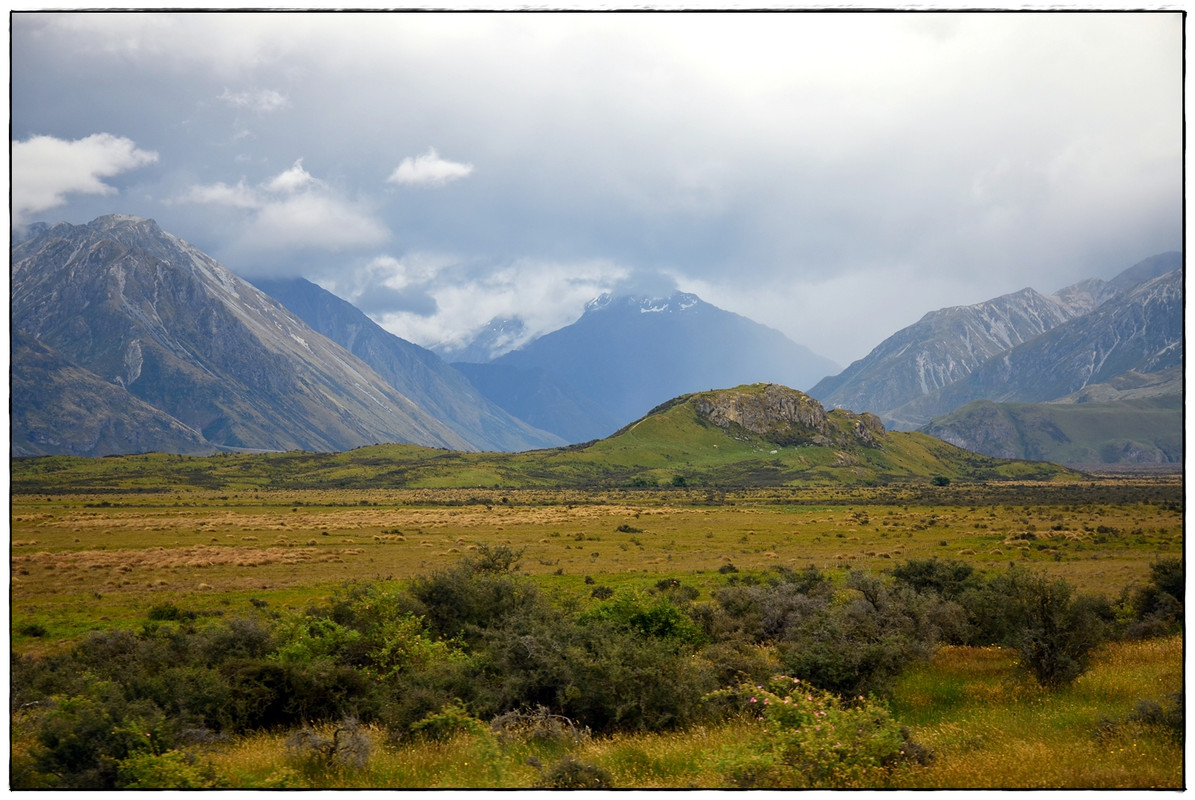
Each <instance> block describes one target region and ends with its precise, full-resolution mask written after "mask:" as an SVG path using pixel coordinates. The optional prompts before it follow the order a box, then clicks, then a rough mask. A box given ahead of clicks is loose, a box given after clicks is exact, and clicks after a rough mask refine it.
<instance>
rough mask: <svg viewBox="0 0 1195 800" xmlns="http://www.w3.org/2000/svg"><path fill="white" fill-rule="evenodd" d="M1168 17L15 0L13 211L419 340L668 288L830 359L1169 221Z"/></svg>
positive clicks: (1172, 215)
mask: <svg viewBox="0 0 1195 800" xmlns="http://www.w3.org/2000/svg"><path fill="white" fill-rule="evenodd" d="M1182 26H1183V22H1182V17H1181V16H1180V15H1179V14H1178V13H1176V12H1169V13H1157V12H1145V13H1120V12H1094V13H1073V12H1054V13H1046V12H991V13H977V12H935V13H923V12H913V11H898V12H894V13H828V12H807V11H787V12H743V13H712V12H686V13H661V12H655V13H612V12H603V13H542V12H531V13H528V12H498V13H460V12H445V13H365V12H353V13H311V12H295V13H278V12H275V13H242V12H224V13H198V14H183V13H174V12H165V13H107V12H102V13H64V12H53V13H25V12H21V11H17V12H16V13H14V14H13V16H12V18H11V84H12V89H11V91H12V94H11V188H12V224H13V228H14V230H15V231H17V232H19V231H21V230H23V229H24V228H25V227H26V226H27V225H29V224H30V223H32V222H34V221H46V222H50V223H54V222H59V221H66V222H70V223H73V224H82V223H85V222H88V221H90V220H91V219H94V218H95V217H98V216H101V215H104V214H110V213H123V214H132V215H136V216H141V217H148V218H151V219H154V220H156V221H157V222H158V224H159V225H160V226H161V227H162V228H163V229H164V230H166V231H168V232H170V233H173V234H175V235H177V236H179V237H181V238H183V239H185V240H187V241H189V242H190V243H192V244H194V245H196V246H197V247H199V248H200V249H202V250H204V251H205V252H207V253H209V254H211V255H212V256H214V257H215V258H217V259H218V260H219V261H220V262H221V263H223V264H224V265H225V266H227V267H229V268H230V269H232V270H234V271H235V272H237V273H239V274H241V275H243V276H246V277H255V276H272V277H279V276H292V275H293V276H302V277H305V278H307V279H309V280H312V281H314V282H316V283H318V284H320V285H321V286H324V287H325V288H327V289H329V290H331V291H333V292H334V293H336V294H338V295H340V296H341V297H344V298H345V299H347V300H349V301H351V302H354V303H355V304H357V305H358V306H359V307H360V308H362V310H364V311H365V312H366V313H368V314H369V315H370V316H371V317H373V318H374V319H375V320H376V321H377V322H378V323H379V324H381V325H382V326H383V327H385V328H386V329H388V330H390V331H392V332H393V333H395V334H397V335H399V336H402V337H404V338H406V339H409V340H411V341H414V342H416V343H418V344H421V345H424V346H434V345H436V344H440V343H454V342H464V341H466V340H467V339H468V338H469V337H470V336H471V335H472V334H473V333H474V332H476V331H478V330H479V329H481V328H482V327H483V326H485V325H486V323H488V322H489V321H490V320H491V319H493V318H497V317H507V316H518V317H521V318H522V319H523V320H524V322H525V324H526V326H527V328H526V330H527V335H538V334H541V333H545V332H548V331H550V330H553V329H555V328H559V327H561V326H563V325H566V324H569V323H570V322H572V321H574V320H575V319H577V318H578V317H579V316H580V315H581V313H582V311H583V309H584V305H585V303H586V302H587V301H589V300H590V299H592V298H594V297H595V296H597V295H599V294H601V293H603V292H606V291H614V292H625V293H645V294H652V295H660V294H664V293H668V292H671V291H672V290H674V289H679V290H682V291H689V292H694V293H696V294H698V295H699V296H700V297H701V298H702V299H704V300H706V301H707V302H710V303H713V304H714V305H716V306H719V307H721V308H724V309H727V310H729V311H734V312H737V313H739V314H742V315H744V316H747V317H749V318H751V319H754V320H756V321H757V322H761V323H763V324H765V325H769V326H771V327H774V328H776V329H778V330H780V331H782V332H783V333H785V334H786V335H787V336H788V337H789V338H791V339H792V340H793V341H795V342H798V343H800V344H803V345H805V346H806V347H808V348H810V349H811V350H813V351H814V352H815V353H818V354H820V355H823V356H825V357H827V358H829V359H831V360H833V361H835V362H837V363H838V364H839V365H841V366H843V367H845V366H846V365H848V364H849V363H851V362H852V361H854V360H856V359H859V358H862V357H863V356H865V355H866V354H867V353H868V352H869V351H870V350H871V349H872V348H873V347H875V346H876V345H878V344H879V343H880V342H881V341H882V340H883V339H885V338H886V337H888V336H890V335H892V334H893V333H895V332H896V331H898V330H900V329H901V328H904V327H906V326H908V325H910V324H913V323H914V322H916V321H917V320H918V319H920V318H921V317H922V316H923V315H924V314H925V313H927V312H929V311H932V310H934V309H938V308H943V307H947V306H954V305H965V304H971V303H976V302H981V301H983V300H987V299H990V298H993V297H997V296H999V295H1002V294H1006V293H1009V292H1014V291H1018V290H1020V289H1022V288H1024V287H1027V286H1031V287H1033V288H1035V289H1037V290H1038V291H1041V292H1044V293H1050V292H1054V291H1056V290H1058V289H1060V288H1062V287H1064V286H1067V285H1069V284H1072V283H1074V282H1077V281H1079V280H1082V279H1085V278H1089V277H1098V278H1105V279H1106V278H1111V277H1113V276H1114V275H1116V274H1117V273H1118V272H1120V271H1121V270H1123V269H1125V268H1127V267H1129V266H1132V265H1133V264H1135V263H1137V262H1138V261H1140V260H1142V259H1144V258H1147V257H1149V256H1151V255H1154V254H1157V253H1160V252H1165V251H1169V250H1181V249H1182V230H1183V225H1182V223H1183V219H1182V203H1183V183H1182V176H1183V162H1182V155H1183V135H1182V121H1183V117H1182V114H1183V84H1182V69H1183V42H1182V35H1183V28H1182Z"/></svg>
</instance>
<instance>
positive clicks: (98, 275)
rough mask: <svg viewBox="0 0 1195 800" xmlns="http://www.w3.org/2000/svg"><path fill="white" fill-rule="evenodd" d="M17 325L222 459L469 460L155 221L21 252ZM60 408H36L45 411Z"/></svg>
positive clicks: (109, 223)
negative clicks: (232, 455)
mask: <svg viewBox="0 0 1195 800" xmlns="http://www.w3.org/2000/svg"><path fill="white" fill-rule="evenodd" d="M12 324H13V326H14V327H15V328H20V329H23V330H25V331H26V332H28V333H29V334H30V335H31V336H33V337H34V338H36V339H37V340H38V341H40V342H41V343H43V344H44V345H45V346H47V347H50V348H52V349H54V350H55V351H57V352H58V353H59V354H61V355H62V356H63V357H64V358H65V359H67V360H69V361H70V362H72V363H73V364H75V365H76V366H79V367H82V368H83V369H86V370H88V371H90V372H91V373H93V374H95V375H97V376H99V377H100V378H101V379H102V380H104V381H106V382H109V383H111V384H114V385H116V386H119V387H123V388H124V389H126V390H127V391H128V392H129V393H130V394H131V395H132V396H134V397H136V398H138V399H139V400H141V401H142V402H144V403H146V404H148V405H150V406H152V407H154V408H157V409H159V410H160V411H162V412H164V413H165V414H168V415H169V416H171V417H173V418H174V419H176V420H178V421H179V422H180V423H182V424H183V425H185V426H187V427H190V428H192V429H194V430H196V431H198V432H199V433H200V434H201V435H202V436H203V437H204V439H205V440H206V441H207V442H208V443H209V444H210V445H212V446H213V449H215V448H251V449H261V450H290V449H307V450H339V449H345V448H349V447H358V446H361V445H365V444H370V443H374V442H385V441H410V442H417V443H420V444H425V445H429V446H438V447H453V448H462V449H469V448H470V445H469V443H468V442H467V441H465V440H464V439H463V438H461V437H460V436H459V435H458V434H457V433H455V432H454V431H452V430H450V429H449V428H447V427H446V426H444V425H443V424H442V423H440V422H439V421H438V420H436V419H434V418H433V417H432V416H430V415H429V414H427V413H425V412H423V411H422V410H420V409H419V408H418V407H417V406H416V405H415V404H414V403H412V402H411V401H410V400H409V399H408V398H406V397H404V396H403V395H402V394H401V393H399V392H397V391H396V390H394V389H393V388H391V387H390V386H389V385H387V384H386V383H385V381H383V380H382V379H381V378H380V377H379V376H378V375H377V373H376V372H374V371H373V370H372V369H370V368H369V367H368V366H367V365H365V364H364V363H363V362H362V361H360V360H359V359H357V358H355V357H354V356H352V355H351V354H349V353H347V352H346V351H345V350H344V349H343V348H341V347H339V346H338V345H335V344H334V343H332V342H331V341H329V340H328V339H326V338H325V337H323V336H321V335H319V334H318V333H316V332H315V331H313V330H311V328H310V327H308V326H307V325H305V324H304V323H303V322H302V321H301V320H299V319H298V318H297V317H295V316H294V315H293V314H291V313H290V312H288V311H286V310H285V309H284V308H283V307H282V306H281V305H279V304H278V303H277V302H276V301H274V300H272V299H270V298H269V297H267V296H266V295H265V294H264V293H262V292H261V291H259V290H258V289H256V288H254V287H253V286H251V285H250V284H249V283H247V282H245V281H243V280H241V279H240V278H238V277H237V276H236V275H234V274H233V273H232V272H230V271H229V270H227V269H226V268H224V267H223V266H221V265H220V264H218V263H216V262H215V261H214V260H213V259H211V258H210V257H209V256H207V255H205V254H204V253H202V252H200V251H199V250H197V249H196V248H194V247H192V246H191V245H189V244H187V243H186V242H183V241H182V240H180V239H178V238H176V237H174V236H171V235H170V234H168V233H165V232H163V231H162V230H161V229H160V228H158V226H157V225H156V224H155V223H154V222H153V221H151V220H145V219H139V218H136V217H127V216H122V215H111V216H107V217H100V218H99V219H96V220H94V221H92V222H91V223H89V224H87V225H79V226H75V225H68V224H66V223H62V224H58V225H55V226H53V227H52V228H49V229H47V230H45V231H43V232H42V233H40V234H39V235H37V236H35V237H34V238H32V239H29V240H27V241H25V242H22V243H20V244H19V245H17V246H16V247H14V248H13V251H12ZM56 400H57V398H55V397H54V396H52V395H50V394H48V393H46V392H41V393H35V395H34V396H31V397H29V398H28V402H31V403H36V404H38V405H39V406H40V407H43V408H53V407H54V404H55V402H56ZM62 433H63V435H64V436H66V435H67V432H66V430H63V431H62Z"/></svg>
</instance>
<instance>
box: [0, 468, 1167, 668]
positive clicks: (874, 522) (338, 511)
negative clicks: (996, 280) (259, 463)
mask: <svg viewBox="0 0 1195 800" xmlns="http://www.w3.org/2000/svg"><path fill="white" fill-rule="evenodd" d="M1181 489H1182V487H1181V481H1180V480H1179V479H1178V477H1177V476H1174V477H1171V478H1165V477H1138V478H1115V479H1111V478H1109V479H1103V480H1091V481H1087V482H1085V483H1066V484H1060V485H1050V484H1044V485H1043V484H1037V483H1028V484H1000V485H996V486H992V485H985V484H974V485H965V484H956V485H951V486H948V487H929V486H923V487H912V488H910V487H901V488H883V487H880V488H874V489H863V490H860V489H846V488H841V487H823V488H812V489H806V490H796V489H770V490H751V491H742V492H710V491H706V490H682V489H676V490H659V489H657V490H617V491H612V492H605V493H585V492H577V491H548V490H504V491H494V490H357V491H348V492H335V491H327V490H287V491H277V490H274V491H257V490H254V491H247V492H233V493H227V494H226V493H217V492H214V491H210V490H185V491H172V492H153V493H147V492H133V493H123V494H122V493H115V492H105V493H103V494H88V493H83V494H65V493H62V494H50V493H39V494H14V495H13V496H12V551H11V552H12V556H11V566H12V588H11V598H12V621H13V626H14V630H15V631H17V634H16V636H15V639H14V644H15V645H16V646H17V647H18V649H19V648H20V647H23V646H44V644H45V642H46V641H47V640H55V639H58V638H61V637H67V638H69V637H72V636H78V635H79V634H81V633H83V632H85V631H87V630H95V629H100V628H103V627H109V626H122V625H132V624H134V623H135V621H136V620H137V619H139V618H141V617H143V615H144V612H145V610H146V609H147V608H149V607H150V606H152V605H153V604H155V603H158V602H161V600H162V599H163V598H176V597H178V596H179V595H184V596H186V597H187V598H188V602H189V603H191V604H193V605H195V606H196V607H198V608H204V609H209V610H219V609H221V608H224V609H227V608H229V607H230V606H235V605H243V604H245V603H247V602H248V599H249V598H269V600H270V602H271V603H273V604H275V605H277V606H282V607H292V608H302V607H304V605H305V604H306V603H308V602H310V601H312V600H313V599H315V598H319V597H326V596H328V595H329V594H330V593H331V591H332V590H333V589H334V588H335V587H337V586H339V585H342V584H343V583H344V582H346V581H351V580H375V579H407V578H411V577H414V576H416V575H420V574H425V573H427V572H430V571H434V570H436V569H439V568H442V567H444V566H447V565H449V564H451V563H453V562H455V561H457V560H459V559H460V558H462V557H463V556H465V555H468V554H469V553H470V552H472V551H473V550H475V549H476V548H477V545H478V543H486V544H507V545H510V546H511V547H513V548H516V549H518V550H521V551H522V552H523V559H522V563H523V570H524V571H525V572H526V573H527V574H529V575H532V576H535V578H536V580H537V581H540V582H542V583H543V584H544V585H545V586H552V587H556V588H560V589H562V590H566V591H576V592H578V593H587V592H588V591H589V587H588V586H587V584H585V582H584V579H585V578H586V577H589V578H591V579H593V580H597V581H600V582H602V583H606V584H610V585H612V586H617V585H622V584H628V583H644V584H646V583H650V582H654V581H655V580H658V579H659V578H662V577H669V576H676V575H684V576H688V577H689V580H690V581H691V582H693V583H694V585H697V586H699V587H701V588H702V589H703V590H704V591H707V592H708V590H709V589H710V588H712V587H714V586H717V585H719V582H720V581H722V580H724V576H723V575H722V574H721V573H720V572H719V570H720V569H721V568H723V567H725V566H726V565H728V564H729V565H732V566H734V567H735V568H737V569H740V570H767V569H770V568H772V567H775V566H784V567H789V568H792V569H801V568H804V567H807V566H815V567H818V568H819V569H830V570H836V569H845V568H848V567H849V568H853V569H864V570H882V569H884V568H886V567H890V566H892V565H893V564H895V563H899V562H900V561H903V560H909V559H914V558H916V559H922V558H931V557H934V556H938V557H941V558H952V559H957V560H961V561H964V562H967V563H970V564H973V565H974V566H975V567H977V568H1000V567H1003V566H1005V565H1006V564H1008V562H1010V561H1012V562H1015V563H1018V564H1021V565H1024V566H1032V567H1038V568H1041V569H1044V570H1048V571H1049V573H1050V574H1051V575H1056V576H1058V577H1062V578H1066V579H1067V580H1068V581H1071V582H1072V583H1074V584H1075V585H1076V586H1077V587H1078V588H1080V589H1082V590H1085V591H1095V592H1099V593H1103V594H1106V595H1108V596H1110V597H1114V596H1116V595H1117V594H1118V593H1119V592H1120V591H1122V590H1123V589H1125V588H1126V587H1128V586H1130V585H1133V584H1135V583H1139V582H1140V581H1141V580H1143V579H1144V577H1145V576H1146V574H1147V572H1148V568H1149V564H1150V562H1151V560H1156V559H1158V558H1162V557H1167V556H1170V557H1177V556H1181V554H1182V511H1181V508H1182V506H1181V502H1182V500H1181ZM29 625H39V626H41V627H43V628H45V629H46V630H47V631H48V636H47V635H43V636H41V637H37V638H33V639H31V638H27V637H23V636H22V635H21V634H20V631H21V630H23V629H24V628H26V627H28V626H29Z"/></svg>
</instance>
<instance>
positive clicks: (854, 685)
mask: <svg viewBox="0 0 1195 800" xmlns="http://www.w3.org/2000/svg"><path fill="white" fill-rule="evenodd" d="M847 586H848V588H849V589H851V590H853V592H854V595H853V596H848V597H846V598H843V600H842V601H840V602H836V603H833V604H829V605H827V606H825V607H824V608H822V609H821V610H820V611H819V613H817V614H815V615H810V616H809V617H807V618H806V619H805V620H804V621H802V622H801V623H800V624H799V625H797V626H796V627H794V628H790V629H789V630H788V631H786V632H785V634H784V638H783V639H782V640H781V641H780V643H779V652H780V659H781V665H782V667H783V669H784V670H785V671H787V672H789V673H790V674H793V675H800V676H801V677H802V678H804V679H806V680H808V681H810V682H812V683H813V684H814V685H816V686H819V687H821V688H823V689H828V690H830V691H833V692H836V693H838V694H841V695H847V696H855V695H860V694H871V693H883V692H886V691H887V690H888V689H889V687H890V684H891V681H892V680H893V679H894V678H895V677H896V676H897V675H898V674H900V672H901V671H902V670H903V669H904V668H905V667H907V666H909V665H910V664H912V663H914V662H916V661H922V660H925V659H927V658H928V657H929V656H930V655H932V653H933V651H934V649H935V648H936V647H937V644H938V641H939V639H940V636H941V630H940V627H939V625H940V624H941V621H942V620H944V619H948V618H949V613H948V611H949V609H944V608H943V607H942V603H941V601H940V600H938V599H937V598H931V597H925V596H921V595H918V594H916V593H915V592H913V591H911V590H909V589H907V588H905V587H901V586H896V587H891V588H890V587H889V586H887V585H886V584H885V583H883V582H882V581H881V580H880V579H878V578H875V577H873V576H870V575H866V574H864V573H861V572H851V573H849V574H848V576H847Z"/></svg>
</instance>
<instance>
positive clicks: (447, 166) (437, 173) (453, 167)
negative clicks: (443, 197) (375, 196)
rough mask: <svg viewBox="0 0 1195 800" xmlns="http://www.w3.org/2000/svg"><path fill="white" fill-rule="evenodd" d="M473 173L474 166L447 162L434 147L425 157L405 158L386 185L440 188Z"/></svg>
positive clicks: (391, 174)
mask: <svg viewBox="0 0 1195 800" xmlns="http://www.w3.org/2000/svg"><path fill="white" fill-rule="evenodd" d="M472 172H473V165H472V164H461V163H458V162H456V161H447V160H445V159H443V158H440V155H439V153H437V152H436V150H435V148H434V147H429V148H428V149H427V152H426V153H424V154H423V155H420V156H416V157H415V158H411V157H410V156H408V157H406V158H404V159H403V160H402V163H400V164H399V165H398V167H396V168H395V170H394V172H392V173H390V177H389V178H387V179H386V183H396V184H398V185H400V186H430V187H440V186H444V185H446V184H448V183H451V182H452V181H458V180H460V179H461V178H467V177H469V175H470V174H471V173H472Z"/></svg>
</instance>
